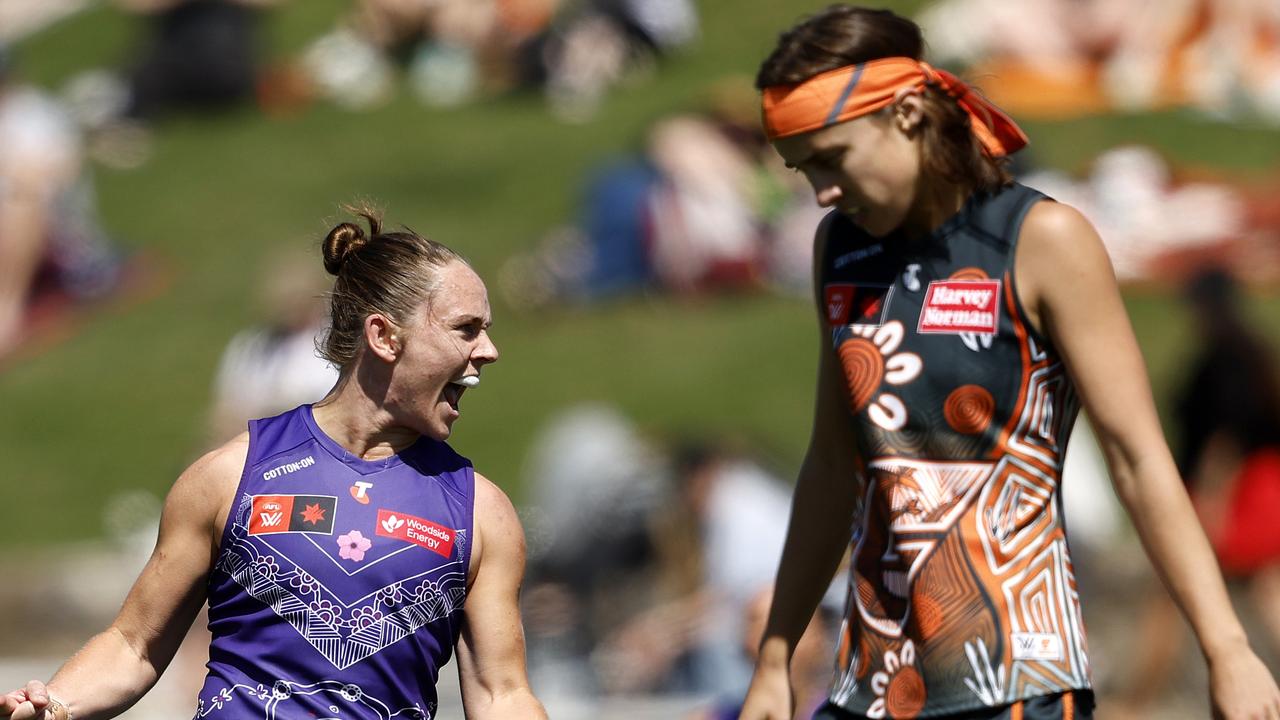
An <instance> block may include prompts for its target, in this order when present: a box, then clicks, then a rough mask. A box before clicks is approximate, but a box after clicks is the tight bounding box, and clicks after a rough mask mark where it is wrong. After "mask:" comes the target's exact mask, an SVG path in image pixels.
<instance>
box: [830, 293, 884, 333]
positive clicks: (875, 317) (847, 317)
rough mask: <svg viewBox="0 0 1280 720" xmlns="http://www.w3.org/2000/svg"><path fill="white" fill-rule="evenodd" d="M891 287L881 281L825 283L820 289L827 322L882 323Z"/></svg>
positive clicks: (836, 323)
mask: <svg viewBox="0 0 1280 720" xmlns="http://www.w3.org/2000/svg"><path fill="white" fill-rule="evenodd" d="M892 294H893V286H892V285H887V284H884V283H827V284H826V285H824V286H823V288H822V300H823V309H824V311H825V313H826V316H827V324H828V325H831V326H834V327H839V326H842V325H883V324H884V320H885V312H886V310H887V309H888V307H889V299H890V297H891V296H892Z"/></svg>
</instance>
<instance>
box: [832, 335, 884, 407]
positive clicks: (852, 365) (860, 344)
mask: <svg viewBox="0 0 1280 720" xmlns="http://www.w3.org/2000/svg"><path fill="white" fill-rule="evenodd" d="M840 364H841V365H842V366H843V367H844V376H845V379H846V380H848V382H849V406H850V407H851V408H852V409H853V411H854V412H855V413H856V412H860V411H861V410H862V409H863V408H865V407H866V406H867V405H869V404H871V396H872V395H874V394H875V392H876V389H877V388H879V387H880V381H881V380H883V379H884V358H883V356H881V355H880V350H879V349H877V348H876V346H875V344H874V343H872V342H871V341H870V340H868V339H866V338H854V339H852V340H849V341H847V342H845V343H844V344H842V345H841V346H840Z"/></svg>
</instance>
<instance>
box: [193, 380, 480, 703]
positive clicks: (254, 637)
mask: <svg viewBox="0 0 1280 720" xmlns="http://www.w3.org/2000/svg"><path fill="white" fill-rule="evenodd" d="M474 487H475V476H474V475H473V473H472V469H471V464H470V462H469V461H467V459H466V458H463V457H462V456H460V455H458V454H457V453H455V452H454V451H453V450H452V449H451V448H450V447H449V446H448V445H447V444H445V443H443V442H439V441H435V440H431V439H430V438H425V437H424V438H420V439H419V440H418V441H417V442H416V443H415V444H414V445H413V446H411V447H409V448H406V449H405V450H403V451H402V452H400V453H399V454H396V455H392V456H391V457H388V458H385V459H382V460H378V461H372V462H371V461H367V460H362V459H360V458H358V457H355V456H353V455H352V454H351V453H349V452H347V451H346V450H344V449H343V448H342V447H341V446H340V445H338V444H337V443H336V442H334V441H333V440H332V439H331V438H329V437H328V436H327V435H325V434H324V433H323V432H322V431H321V430H320V428H319V427H317V426H316V423H315V418H314V417H313V416H312V413H311V406H310V405H303V406H301V407H299V408H296V409H294V410H290V411H289V412H286V413H284V414H283V415H278V416H276V417H273V418H267V419H264V420H254V421H252V422H250V423H249V455H248V459H247V460H246V461H245V468H244V474H243V475H242V476H241V478H240V485H239V487H238V488H237V490H236V496H235V500H234V501H233V503H232V510H231V513H230V516H229V517H228V519H227V527H226V529H225V530H224V531H223V537H222V545H221V548H220V551H219V554H218V558H217V562H216V563H215V564H214V568H213V572H212V574H211V575H210V577H209V630H210V631H211V632H212V634H213V640H212V642H211V643H210V645H209V664H208V667H209V674H208V676H207V677H206V679H205V683H204V688H203V689H202V690H201V692H200V699H199V704H198V707H197V709H196V717H197V718H204V717H210V718H218V719H224V718H225V719H226V720H248V719H249V718H253V719H254V720H261V719H265V718H276V719H279V720H293V719H294V718H298V719H306V720H312V719H313V718H331V719H337V720H364V719H366V718H368V719H370V720H372V719H374V718H377V719H379V720H385V719H386V718H398V719H403V720H408V719H410V718H415V719H419V720H421V719H426V718H432V717H434V716H435V710H436V691H435V684H436V678H437V676H438V674H439V671H440V668H441V667H442V666H443V665H444V664H445V663H446V662H448V660H449V656H450V654H451V653H452V652H453V646H454V643H455V642H456V641H457V639H458V633H459V630H460V628H461V623H462V604H463V600H464V599H465V597H466V581H467V567H468V563H469V562H470V558H471V541H470V538H471V534H472V531H471V525H472V498H473V491H474Z"/></svg>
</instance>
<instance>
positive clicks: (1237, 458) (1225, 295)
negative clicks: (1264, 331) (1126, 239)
mask: <svg viewBox="0 0 1280 720" xmlns="http://www.w3.org/2000/svg"><path fill="white" fill-rule="evenodd" d="M1186 298H1187V300H1188V302H1189V303H1190V305H1191V309H1192V311H1193V320H1194V323H1195V329H1196V336H1195V345H1196V347H1197V348H1198V349H1199V352H1198V353H1197V357H1196V359H1195V360H1194V361H1193V363H1192V365H1191V371H1190V373H1189V375H1188V378H1187V382H1186V385H1185V386H1184V387H1183V388H1182V390H1181V391H1180V392H1179V393H1178V396H1177V405H1176V422H1177V426H1178V437H1179V441H1180V450H1179V452H1178V464H1179V468H1180V470H1181V471H1182V474H1183V478H1184V479H1185V480H1186V482H1187V484H1188V486H1189V489H1190V490H1191V492H1192V496H1193V499H1194V501H1195V504H1196V510H1197V512H1198V513H1199V515H1200V519H1201V522H1202V523H1203V524H1204V527H1205V532H1206V534H1207V535H1208V537H1209V539H1210V541H1211V542H1212V543H1213V546H1214V550H1215V552H1216V553H1217V555H1218V561H1219V564H1220V565H1221V566H1222V570H1223V572H1224V574H1225V575H1227V577H1232V578H1235V579H1237V580H1242V581H1244V582H1246V583H1247V585H1248V589H1249V596H1250V600H1251V601H1252V602H1253V604H1254V606H1255V608H1256V610H1257V614H1258V617H1259V619H1260V620H1261V621H1262V622H1263V625H1264V627H1265V628H1266V630H1267V633H1268V640H1269V642H1270V644H1271V646H1272V648H1273V649H1276V650H1280V525H1277V523H1276V517H1277V515H1280V375H1277V372H1278V371H1280V366H1277V364H1276V361H1275V354H1274V351H1273V350H1272V348H1270V347H1269V346H1268V344H1267V343H1266V342H1265V341H1264V340H1263V338H1262V337H1261V336H1260V335H1259V334H1258V331H1257V330H1255V329H1254V327H1253V325H1252V324H1251V323H1250V321H1249V320H1248V318H1247V317H1246V316H1245V313H1244V309H1243V308H1242V307H1241V302H1240V297H1239V291H1238V290H1237V287H1236V283H1235V281H1234V279H1233V278H1232V277H1231V276H1230V275H1229V274H1227V273H1226V272H1224V271H1222V270H1220V269H1216V268H1211V269H1208V270H1205V271H1203V272H1202V273H1201V274H1199V275H1197V276H1196V277H1195V278H1193V279H1192V280H1191V282H1190V283H1189V285H1188V287H1187V291H1186ZM1142 618H1143V624H1142V626H1141V627H1140V629H1139V633H1140V637H1139V638H1138V641H1137V642H1136V643H1134V644H1133V647H1136V648H1140V649H1141V652H1140V653H1139V654H1138V655H1137V656H1136V657H1134V658H1133V668H1134V671H1133V675H1132V677H1131V678H1130V683H1129V688H1128V692H1127V693H1126V697H1125V701H1126V703H1127V704H1128V707H1127V708H1126V709H1127V710H1128V711H1130V712H1133V713H1135V714H1136V715H1137V716H1143V712H1144V711H1145V710H1147V709H1148V707H1149V706H1150V705H1151V704H1152V703H1153V702H1154V701H1155V700H1156V699H1157V698H1158V697H1159V696H1160V693H1161V690H1162V689H1163V687H1164V683H1165V682H1167V680H1168V678H1169V677H1170V676H1171V675H1170V669H1171V668H1172V666H1173V665H1174V664H1176V662H1177V660H1178V655H1179V652H1180V650H1181V648H1182V644H1183V642H1184V641H1185V637H1184V636H1185V630H1184V625H1183V623H1182V622H1181V621H1180V618H1179V616H1178V613H1177V609H1176V608H1175V607H1174V606H1173V603H1172V601H1171V600H1170V599H1169V597H1168V594H1167V593H1165V592H1164V591H1163V589H1162V588H1158V587H1156V588H1152V589H1151V590H1150V591H1149V600H1148V602H1147V607H1146V610H1145V611H1144V612H1143V613H1142Z"/></svg>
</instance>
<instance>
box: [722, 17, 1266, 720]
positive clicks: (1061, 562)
mask: <svg viewBox="0 0 1280 720" xmlns="http://www.w3.org/2000/svg"><path fill="white" fill-rule="evenodd" d="M922 47H923V39H922V37H921V34H920V30H919V28H918V27H917V26H916V25H915V24H914V23H912V22H910V21H909V20H905V19H903V18H901V17H898V16H896V15H894V14H893V13H891V12H889V11H884V10H868V9H864V8H859V7H850V6H843V5H837V6H832V7H831V8H828V9H827V10H826V11H824V12H821V13H819V14H817V15H814V16H812V17H810V18H808V19H806V20H804V21H802V22H801V23H799V24H798V25H796V26H795V27H793V28H791V29H790V30H788V31H787V32H785V33H784V34H783V35H782V36H781V38H780V41H779V43H778V46H777V48H776V49H775V50H774V52H773V53H772V54H771V55H770V56H769V57H768V59H766V60H765V62H764V64H763V66H762V67H761V69H760V72H759V75H758V77H757V83H756V84H757V87H758V88H760V90H761V91H762V94H763V98H762V100H763V106H764V123H765V129H766V131H767V132H768V134H769V137H770V139H771V141H772V142H773V145H774V147H775V149H776V150H777V151H778V153H779V154H780V155H781V156H782V158H783V159H784V160H785V161H786V163H787V165H788V166H790V167H792V168H795V169H796V170H797V171H799V172H801V173H803V174H804V176H805V177H806V178H807V179H808V181H809V182H810V184H811V185H812V186H813V190H814V193H815V194H816V196H817V200H818V202H819V203H820V204H821V205H823V206H825V207H830V208H832V212H831V213H830V214H829V215H828V216H827V217H826V218H825V219H824V220H823V222H822V223H821V225H820V226H819V228H818V231H817V238H816V241H815V248H814V278H815V291H816V301H817V305H818V316H819V317H818V320H819V325H820V333H819V335H820V340H821V345H820V354H821V359H820V363H819V370H818V382H817V386H818V387H817V400H816V409H815V413H814V423H813V433H812V438H811V441H810V446H809V450H808V452H807V454H806V457H805V461H804V464H803V466H802V468H801V470H800V475H799V479H798V482H797V486H796V494H795V499H794V501H793V506H792V511H791V513H792V515H791V523H790V529H789V530H788V536H787V542H786V548H785V550H784V552H783V557H782V562H781V566H780V568H779V571H778V581H777V590H776V595H775V598H774V603H773V607H772V609H771V612H770V617H769V622H768V626H767V629H766V631H765V636H764V640H763V642H762V645H761V652H760V655H759V660H758V661H757V665H756V671H755V675H754V677H753V679H752V683H751V687H750V690H749V691H748V694H747V698H746V702H745V706H744V708H743V711H742V715H741V717H742V718H743V720H791V718H792V716H793V713H794V712H795V711H794V707H793V700H792V697H791V692H790V688H789V685H788V673H787V667H788V664H789V660H790V656H791V653H792V650H793V649H794V648H795V645H796V642H797V641H798V639H799V638H800V636H801V634H802V633H803V631H804V628H805V625H806V624H807V622H808V618H809V617H810V616H811V615H812V613H813V611H814V608H815V607H816V606H817V604H818V601H819V599H820V598H821V596H822V594H823V592H824V590H825V589H826V587H827V583H828V581H829V580H830V578H831V577H832V575H833V573H834V572H835V571H836V568H837V566H838V564H839V563H840V560H841V557H842V556H843V553H844V550H845V545H846V543H847V542H849V541H850V535H849V530H850V522H851V519H852V521H853V534H852V556H851V557H852V560H851V564H850V572H849V595H848V600H847V605H846V617H845V621H844V627H843V630H842V632H841V636H840V639H839V650H838V657H837V668H838V673H837V676H836V680H835V683H834V685H833V687H832V690H831V694H830V698H829V701H828V702H827V704H826V705H825V706H824V707H823V708H822V709H820V710H819V711H818V714H817V715H816V716H815V717H817V718H824V719H835V718H864V717H869V718H886V717H892V718H912V717H951V718H983V719H986V718H1010V719H1017V718H1024V717H1025V718H1075V717H1081V718H1088V717H1092V712H1093V695H1092V691H1091V675H1090V668H1089V660H1088V655H1087V652H1086V643H1085V633H1084V628H1083V625H1082V622H1081V612H1080V601H1079V595H1078V593H1077V590H1076V585H1075V578H1074V574H1073V570H1072V565H1071V559H1070V555H1069V553H1068V550H1067V542H1066V536H1065V530H1064V526H1063V521H1062V506H1061V494H1060V482H1059V481H1060V478H1061V470H1062V461H1063V456H1064V453H1065V450H1066V445H1067V436H1068V433H1069V431H1070V428H1071V426H1072V423H1073V421H1074V419H1075V416H1076V413H1077V410H1078V409H1079V407H1080V406H1081V405H1083V407H1084V408H1085V409H1086V410H1087V411H1088V413H1089V416H1090V418H1091V420H1092V422H1093V425H1094V427H1095V429H1096V430H1097V434H1098V439H1099V442H1100V445H1101V447H1102V450H1103V452H1104V455H1105V456H1106V459H1107V462H1108V465H1109V467H1110V470H1111V474H1112V478H1113V481H1114V484H1115V488H1116V491H1117V493H1118V494H1119V496H1120V498H1121V500H1122V502H1123V504H1124V506H1125V507H1126V509H1127V510H1128V512H1129V515H1130V517H1131V518H1132V520H1133V523H1134V525H1135V526H1136V528H1137V530H1138V533H1139V535H1140V536H1141V539H1142V542H1143V544H1144V546H1145V547H1146V549H1147V552H1148V554H1149V556H1150V558H1151V560H1152V562H1153V564H1154V565H1155V568H1156V570H1157V571H1158V572H1159V574H1160V576H1161V577H1162V579H1163V580H1164V582H1165V583H1166V585H1167V586H1168V588H1169V589H1170V591H1171V592H1172V595H1173V597H1174V598H1175V600H1176V601H1177V603H1178V605H1179V606H1180V607H1181V609H1182V612H1183V613H1184V614H1185V616H1186V618H1187V620H1188V621H1189V622H1190V624H1191V626H1192V628H1193V629H1194V630H1195V633H1196V636H1197V638H1198V639H1199V642H1200V646H1201V649H1202V650H1203V652H1204V655H1205V658H1206V660H1207V662H1208V667H1209V680H1210V687H1211V694H1212V698H1211V702H1212V706H1213V711H1214V713H1215V715H1216V716H1218V717H1223V718H1231V719H1236V718H1280V691H1278V690H1277V688H1276V684H1275V681H1274V680H1273V678H1272V677H1271V674H1270V672H1269V671H1268V670H1267V668H1266V667H1265V666H1264V665H1263V664H1262V662H1261V661H1260V660H1259V659H1258V657H1257V656H1256V655H1255V654H1254V652H1253V651H1252V650H1251V649H1250V647H1249V643H1248V640H1247V639H1246V637H1245V633H1244V630H1243V629H1242V627H1241V624H1240V622H1239V620H1238V619H1237V617H1236V615H1235V613H1234V611H1233V610H1232V608H1231V604H1230V602H1229V600H1228V597H1227V593H1226V590H1225V588H1224V586H1223V582H1222V579H1221V575H1220V572H1219V569H1218V566H1217V564H1216V562H1215V560H1214V556H1213V553H1212V551H1211V550H1210V548H1209V544H1208V542H1207V541H1206V540H1205V537H1204V534H1203V532H1202V531H1201V529H1200V526H1199V524H1198V522H1197V520H1196V516H1195V513H1194V511H1193V510H1192V507H1191V504H1190V502H1189V501H1188V499H1187V495H1186V492H1185V491H1184V490H1183V485H1182V482H1181V481H1180V480H1179V478H1178V473H1177V470H1176V467H1175V465H1174V462H1173V460H1172V458H1171V457H1170V453H1169V450H1168V448H1167V446H1166V444H1165V441H1164V437H1163V435H1162V433H1161V429H1160V425H1159V422H1158V420H1157V416H1156V411H1155V406H1154V402H1153V401H1152V397H1151V392H1150V389H1149V385H1148V382H1147V377H1146V370H1145V366H1144V365H1143V360H1142V357H1141V354H1140V352H1139V349H1138V346H1137V343H1136V341H1135V339H1134V336H1133V332H1132V329H1131V327H1130V325H1129V321H1128V318H1127V316H1126V315H1125V311H1124V306H1123V304H1122V302H1121V299H1120V294H1119V291H1118V289H1117V287H1116V282H1115V276H1114V273H1113V272H1112V269H1111V265H1110V261H1109V259H1108V258H1107V254H1106V251H1105V250H1104V249H1103V246H1102V243H1101V241H1100V239H1099V238H1098V235H1097V233H1096V232H1095V231H1094V229H1093V228H1092V227H1091V226H1090V225H1089V223H1088V221H1086V220H1085V219H1084V218H1083V217H1082V216H1081V215H1080V213H1079V212H1077V211H1076V210H1074V209H1072V208H1070V207H1068V206H1066V205H1062V204H1059V203H1056V202H1053V201H1051V200H1050V199H1048V198H1046V197H1044V196H1043V195H1041V194H1039V193H1037V192H1036V191H1034V190H1031V189H1030V188H1027V187H1024V186H1022V185H1019V184H1017V183H1015V182H1013V181H1012V179H1011V177H1010V175H1009V174H1008V172H1007V170H1006V169H1005V160H1006V158H1007V156H1008V155H1009V154H1010V153H1012V152H1014V151H1016V150H1017V149H1018V148H1020V147H1022V146H1023V145H1024V144H1025V143H1026V137H1025V135H1023V133H1022V131H1021V130H1020V129H1019V128H1018V127H1017V125H1016V124H1014V122H1013V121H1012V120H1011V119H1009V118H1008V117H1007V116H1005V115H1004V114H1003V113H1002V112H1000V110H999V109H998V108H996V107H995V106H993V105H991V104H990V103H989V102H987V101H986V100H985V99H984V98H983V97H981V96H980V95H979V94H977V93H976V92H975V91H972V90H970V89H969V88H968V87H966V86H965V85H964V83H962V82H961V81H959V80H958V79H957V78H955V77H954V76H952V75H950V74H949V73H946V72H944V71H941V70H937V69H935V68H932V67H930V66H929V65H928V64H927V63H925V62H923V61H922V59H921V58H922Z"/></svg>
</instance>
